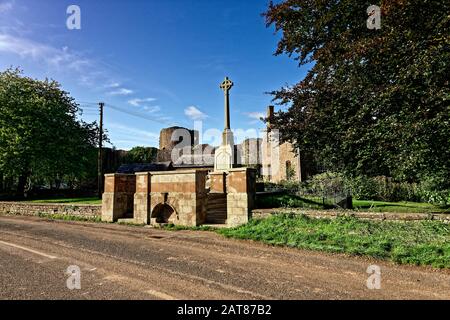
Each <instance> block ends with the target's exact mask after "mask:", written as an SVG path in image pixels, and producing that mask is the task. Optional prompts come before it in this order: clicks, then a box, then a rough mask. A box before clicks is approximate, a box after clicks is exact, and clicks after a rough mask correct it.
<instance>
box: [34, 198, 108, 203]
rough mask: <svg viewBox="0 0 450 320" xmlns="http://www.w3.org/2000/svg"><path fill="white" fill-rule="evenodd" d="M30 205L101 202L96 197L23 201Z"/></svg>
mask: <svg viewBox="0 0 450 320" xmlns="http://www.w3.org/2000/svg"><path fill="white" fill-rule="evenodd" d="M25 202H30V203H67V204H102V200H101V199H98V198H97V197H84V198H52V199H38V200H30V201H25Z"/></svg>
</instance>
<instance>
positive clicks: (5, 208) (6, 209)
mask: <svg viewBox="0 0 450 320" xmlns="http://www.w3.org/2000/svg"><path fill="white" fill-rule="evenodd" d="M0 214H11V215H23V216H37V215H39V214H49V215H52V214H61V215H71V216H80V217H86V218H94V217H100V216H101V214H102V206H101V205H87V204H59V203H27V202H9V201H8V202H0Z"/></svg>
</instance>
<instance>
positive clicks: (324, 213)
mask: <svg viewBox="0 0 450 320" xmlns="http://www.w3.org/2000/svg"><path fill="white" fill-rule="evenodd" d="M280 213H293V214H297V215H301V214H304V215H305V216H308V217H311V218H316V219H324V218H331V219H332V218H336V217H344V216H347V217H355V218H359V219H368V220H381V221H385V220H389V221H423V220H439V221H443V222H445V223H450V214H442V213H395V212H362V211H343V210H313V209H300V208H274V209H255V210H253V211H252V216H253V218H255V219H262V218H267V217H269V216H271V215H274V214H280Z"/></svg>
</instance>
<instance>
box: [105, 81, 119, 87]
mask: <svg viewBox="0 0 450 320" xmlns="http://www.w3.org/2000/svg"><path fill="white" fill-rule="evenodd" d="M118 87H120V83H118V82H111V83H109V84H107V85H106V86H105V88H118Z"/></svg>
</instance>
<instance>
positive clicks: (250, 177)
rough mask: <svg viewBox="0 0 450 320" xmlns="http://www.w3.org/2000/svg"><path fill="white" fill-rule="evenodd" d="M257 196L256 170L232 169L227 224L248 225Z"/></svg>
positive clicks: (228, 185)
mask: <svg viewBox="0 0 450 320" xmlns="http://www.w3.org/2000/svg"><path fill="white" fill-rule="evenodd" d="M255 195H256V170H255V169H252V168H240V169H231V170H229V171H228V175H227V224H228V225H229V226H230V227H235V226H239V225H242V224H246V223H247V222H248V220H249V219H250V218H251V210H252V209H253V208H254V204H255Z"/></svg>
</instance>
